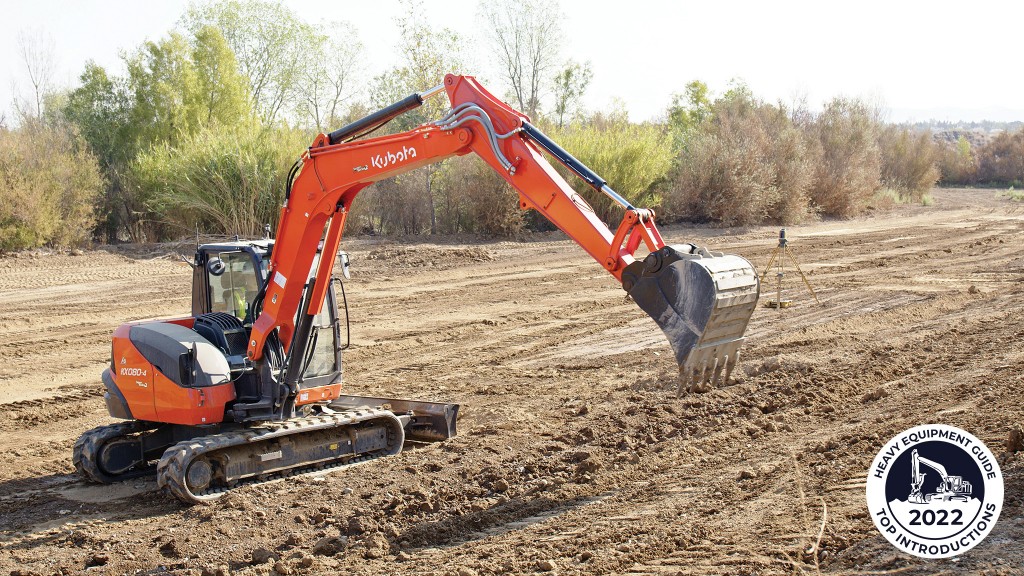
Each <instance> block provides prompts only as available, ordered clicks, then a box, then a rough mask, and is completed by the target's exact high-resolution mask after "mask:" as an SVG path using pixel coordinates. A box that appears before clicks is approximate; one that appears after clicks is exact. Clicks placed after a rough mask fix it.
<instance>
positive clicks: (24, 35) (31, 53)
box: [15, 30, 56, 119]
mask: <svg viewBox="0 0 1024 576" xmlns="http://www.w3.org/2000/svg"><path fill="white" fill-rule="evenodd" d="M18 55H19V56H20V57H21V62H22V64H23V65H24V66H25V72H26V73H27V75H28V81H29V84H31V85H32V96H31V99H30V101H29V103H25V102H15V107H16V109H17V111H18V114H19V115H20V116H21V117H22V118H23V119H24V118H30V117H34V118H39V117H41V116H42V115H43V100H44V99H45V98H46V96H47V95H48V94H49V93H50V92H51V91H52V90H53V73H54V69H55V68H56V62H55V60H54V56H53V38H52V37H51V36H49V35H48V34H45V33H43V32H41V31H36V32H26V31H24V30H22V31H21V32H19V33H18Z"/></svg>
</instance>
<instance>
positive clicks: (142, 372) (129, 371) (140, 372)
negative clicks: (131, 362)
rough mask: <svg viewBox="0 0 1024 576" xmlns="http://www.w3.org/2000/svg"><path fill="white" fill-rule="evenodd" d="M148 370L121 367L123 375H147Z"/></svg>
mask: <svg viewBox="0 0 1024 576" xmlns="http://www.w3.org/2000/svg"><path fill="white" fill-rule="evenodd" d="M145 375H146V371H145V370H144V369H142V368H121V376H145Z"/></svg>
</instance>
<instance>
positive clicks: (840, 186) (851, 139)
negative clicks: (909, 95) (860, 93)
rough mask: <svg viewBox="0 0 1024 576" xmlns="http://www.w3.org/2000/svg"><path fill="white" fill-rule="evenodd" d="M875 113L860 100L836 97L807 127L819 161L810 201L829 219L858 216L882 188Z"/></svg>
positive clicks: (878, 124)
mask: <svg viewBox="0 0 1024 576" xmlns="http://www.w3.org/2000/svg"><path fill="white" fill-rule="evenodd" d="M879 126H880V123H879V121H878V112H877V111H876V110H875V109H874V108H873V107H871V106H869V105H868V104H867V103H865V102H864V101H862V100H849V99H845V98H837V99H835V100H832V101H831V102H829V103H828V104H827V105H826V106H825V110H824V111H823V112H822V113H821V114H819V115H818V117H817V118H816V119H815V120H814V122H813V123H811V124H810V125H809V126H808V127H807V131H808V136H809V138H808V141H809V142H810V143H811V145H812V146H813V147H814V149H815V150H816V154H815V156H817V157H818V162H817V166H816V169H815V174H814V183H813V185H812V186H811V189H810V198H811V201H812V202H813V204H814V206H815V207H816V208H817V209H818V210H819V211H820V212H821V213H822V214H826V215H828V216H838V217H842V218H848V217H850V216H855V215H857V214H859V213H861V212H862V211H863V210H864V209H865V208H866V207H867V206H868V204H869V202H870V200H871V198H872V195H873V194H874V192H875V190H877V189H878V188H879V186H880V185H881V156H880V153H879V150H878V143H877V141H878V133H879Z"/></svg>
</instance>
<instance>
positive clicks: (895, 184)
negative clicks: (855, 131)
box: [878, 126, 940, 202]
mask: <svg viewBox="0 0 1024 576" xmlns="http://www.w3.org/2000/svg"><path fill="white" fill-rule="evenodd" d="M878 147H879V150H880V153H881V158H882V184H883V185H884V186H887V187H889V188H892V189H894V190H896V191H897V192H899V193H900V195H902V196H904V197H906V199H908V200H911V201H913V202H919V201H920V200H921V197H922V196H923V195H924V193H925V192H927V191H929V190H931V188H932V186H935V183H936V182H937V181H938V179H939V176H940V172H939V168H938V165H937V162H938V159H939V155H940V151H939V147H938V145H936V144H935V142H934V141H933V140H932V135H931V133H930V132H920V133H917V134H914V133H913V132H912V131H911V130H910V129H908V128H906V127H901V126H886V127H884V128H883V129H882V130H881V132H880V134H879V137H878Z"/></svg>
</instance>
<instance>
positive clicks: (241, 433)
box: [157, 408, 405, 504]
mask: <svg viewBox="0 0 1024 576" xmlns="http://www.w3.org/2000/svg"><path fill="white" fill-rule="evenodd" d="M404 440H405V432H404V429H403V424H402V421H401V420H400V419H399V418H398V417H397V416H395V415H394V413H392V412H390V411H388V410H380V409H374V408H360V409H352V410H346V411H343V412H336V413H324V414H319V415H316V416H310V417H305V418H294V419H291V420H287V421H284V422H274V423H267V424H264V425H261V426H259V427H254V428H246V429H242V430H237V431H230V432H223V433H218V434H212V435H210V436H202V437H199V438H193V439H191V440H186V441H183V442H179V443H177V444H175V445H173V446H171V447H170V448H168V449H167V450H166V451H165V452H164V454H163V457H161V458H160V463H159V464H158V465H157V485H158V486H159V487H160V488H163V489H165V490H166V491H168V492H169V493H171V494H172V495H174V496H175V497H176V498H178V499H179V500H181V501H182V502H184V503H186V504H202V503H206V502H210V501H213V500H216V499H218V498H220V497H222V496H224V495H225V494H226V493H227V492H229V491H230V490H232V489H234V488H237V487H239V486H242V485H245V484H250V483H255V482H265V481H269V480H273V479H275V478H277V477H284V476H292V475H296V474H304V473H309V472H316V471H326V470H332V469H338V468H342V467H345V466H348V465H352V464H356V463H359V462H365V461H367V460H371V459H374V458H380V457H383V456H389V455H393V454H397V453H399V452H401V450H402V445H403V443H404Z"/></svg>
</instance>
